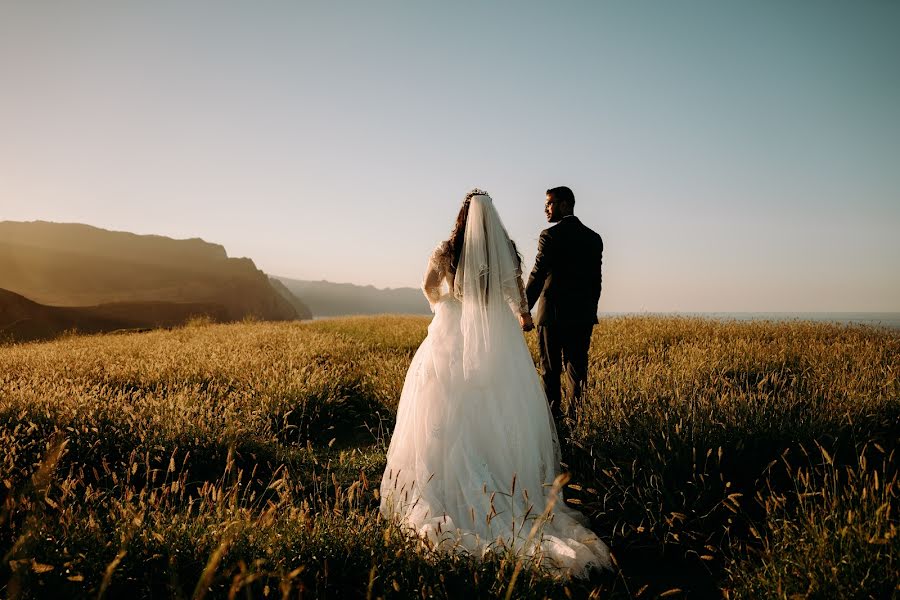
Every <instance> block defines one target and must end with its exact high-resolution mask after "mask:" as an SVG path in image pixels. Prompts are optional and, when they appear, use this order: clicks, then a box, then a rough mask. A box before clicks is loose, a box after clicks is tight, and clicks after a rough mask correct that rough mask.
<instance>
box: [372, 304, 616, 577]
mask: <svg viewBox="0 0 900 600" xmlns="http://www.w3.org/2000/svg"><path fill="white" fill-rule="evenodd" d="M461 312H462V305H461V303H460V302H459V301H458V300H457V299H456V298H454V297H453V296H450V295H445V296H443V297H442V298H441V299H440V300H439V301H438V302H437V303H436V305H435V314H434V319H433V320H432V321H431V324H430V325H429V327H428V335H427V336H426V338H425V340H424V341H423V342H422V344H421V346H419V349H418V350H417V351H416V354H415V356H414V357H413V360H412V363H411V364H410V367H409V371H408V372H407V374H406V381H405V382H404V385H403V392H402V394H401V396H400V403H399V406H398V410H397V423H396V426H395V428H394V432H393V437H392V438H391V443H390V447H389V449H388V453H387V466H386V468H385V472H384V477H383V478H382V481H381V489H380V493H381V513H382V515H384V516H385V517H387V518H392V519H397V520H398V521H399V523H400V524H401V526H402V527H404V528H405V529H408V530H410V531H411V532H413V533H415V534H416V535H418V536H419V538H420V539H421V540H422V541H423V543H424V544H425V545H426V546H427V547H429V548H431V549H433V550H435V551H438V552H467V553H470V554H472V555H475V556H476V557H482V556H484V555H485V554H486V553H488V552H492V551H494V552H506V551H512V552H513V553H515V554H516V555H517V556H521V557H523V558H524V559H525V560H526V561H529V562H531V563H533V564H534V565H536V566H538V567H540V568H543V569H546V570H549V571H552V572H555V573H558V574H561V575H564V576H568V575H573V576H576V577H584V576H586V575H587V574H588V571H589V570H590V569H591V568H597V567H609V564H610V558H609V550H608V548H607V547H606V545H605V544H604V543H603V542H602V541H601V540H600V539H599V538H598V537H597V535H596V534H594V533H593V532H592V531H590V530H589V529H588V528H587V527H585V525H586V524H587V522H588V521H587V518H586V517H585V516H584V515H582V514H581V513H580V512H578V511H576V510H573V509H571V508H569V507H567V506H565V504H564V503H563V499H562V494H561V491H560V493H559V494H557V493H556V492H557V491H558V487H557V488H556V489H554V488H553V483H554V479H555V478H556V476H557V475H558V474H559V459H560V454H559V442H558V438H557V433H556V427H555V425H554V423H553V418H552V416H551V413H550V408H549V406H548V404H547V400H546V397H545V395H544V392H543V388H542V387H541V383H540V380H539V378H538V375H537V373H536V372H535V369H534V363H533V362H532V359H531V354H530V353H529V351H528V348H527V346H526V345H525V341H524V339H523V336H522V332H521V329H520V328H519V326H518V322H517V321H516V319H515V317H514V316H513V315H512V313H511V312H508V311H507V313H506V316H508V317H509V318H508V320H507V319H506V318H505V317H504V318H503V319H502V320H503V321H504V323H502V324H498V327H500V329H499V331H500V335H501V337H500V341H501V343H500V344H498V345H497V348H496V350H495V351H492V353H491V360H490V365H489V366H488V367H487V368H486V369H482V370H480V372H479V373H477V374H473V373H467V375H468V377H466V376H465V375H466V374H464V373H463V367H462V363H463V360H462V359H463V357H462V355H463V337H462V334H461V330H460V316H461Z"/></svg>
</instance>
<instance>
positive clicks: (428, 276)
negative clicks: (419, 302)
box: [422, 244, 445, 311]
mask: <svg viewBox="0 0 900 600" xmlns="http://www.w3.org/2000/svg"><path fill="white" fill-rule="evenodd" d="M443 254H444V245H443V244H441V245H440V246H438V247H437V248H435V249H434V252H432V253H431V257H430V258H429V259H428V267H427V268H426V269H425V276H424V277H423V278H422V293H424V294H425V298H427V299H428V305H429V306H430V307H431V310H432V311H434V303H435V302H437V301H438V299H439V298H440V297H441V282H442V281H443V280H444V269H443V264H444V262H445V261H444V260H443Z"/></svg>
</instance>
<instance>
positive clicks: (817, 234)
mask: <svg viewBox="0 0 900 600" xmlns="http://www.w3.org/2000/svg"><path fill="white" fill-rule="evenodd" d="M898 26H900V4H898V3H886V2H866V3H856V4H852V5H850V4H846V3H840V2H829V1H825V2H796V3H790V4H785V3H777V2H758V3H753V4H752V5H751V4H747V5H740V4H722V3H716V2H711V1H710V2H698V1H692V2H686V3H679V4H677V5H675V4H667V5H650V4H635V3H630V4H614V3H588V2H567V3H562V4H553V5H549V4H548V5H539V4H531V3H527V4H526V3H503V2H500V3H491V4H489V5H482V4H475V3H463V4H453V5H433V4H419V3H404V2H386V3H379V4H377V5H376V4H372V3H350V4H341V5H340V7H338V6H335V5H332V4H330V3H318V2H310V3H302V4H293V3H273V4H268V5H266V6H265V9H263V8H262V7H261V5H258V4H251V3H239V2H198V3H192V4H191V5H190V6H188V5H183V4H180V3H174V2H157V3H152V4H146V3H138V2H111V1H107V2H94V1H91V2H77V3H68V4H65V5H55V6H53V7H51V6H49V5H39V4H37V3H31V2H6V3H3V4H0V80H2V81H3V82H4V91H3V93H2V94H0V132H2V133H3V135H0V220H14V221H31V220H45V221H54V222H77V223H84V224H88V225H93V226H96V227H101V228H105V229H112V230H118V231H130V232H134V233H139V234H156V235H164V236H169V237H174V238H180V239H183V238H195V237H197V238H201V239H203V240H205V241H207V242H210V243H216V244H221V245H223V246H224V247H225V249H226V251H227V252H228V255H229V256H235V257H242V256H246V257H249V258H251V259H253V261H254V262H255V264H256V265H257V267H259V268H260V269H262V270H263V271H265V272H267V273H269V274H271V275H275V276H280V277H286V278H293V279H300V280H312V281H318V280H322V279H325V280H328V281H333V282H340V283H355V284H357V285H373V286H375V287H378V288H385V287H391V288H396V287H418V286H419V283H420V280H421V277H422V271H423V269H424V267H425V263H426V261H427V258H428V255H429V254H430V252H431V250H432V248H433V247H434V246H435V245H436V244H437V243H438V242H439V241H440V240H442V239H444V238H446V236H447V235H448V233H449V231H450V229H451V226H452V222H453V219H454V217H455V215H456V212H457V210H458V208H459V203H460V201H461V199H462V197H463V195H464V194H465V192H466V191H467V190H468V189H469V188H471V187H476V186H477V187H481V188H484V189H486V190H488V191H489V192H490V193H491V195H492V196H493V198H494V200H495V202H496V204H497V207H498V209H499V211H500V213H501V216H502V217H503V219H504V221H505V223H506V225H507V228H508V230H509V232H510V234H511V236H512V237H513V238H514V239H515V240H516V242H517V244H518V246H519V248H520V249H521V250H522V252H523V254H524V256H525V262H526V265H525V266H526V276H527V270H529V269H530V267H531V265H532V262H533V259H534V253H535V246H536V241H537V237H538V235H539V233H540V231H541V229H543V228H545V227H547V226H548V224H547V223H546V221H545V219H544V216H543V212H542V209H543V200H544V190H545V189H546V188H548V187H552V186H556V185H569V186H570V187H572V188H573V189H574V191H575V194H576V198H577V202H576V214H577V215H578V216H579V217H580V218H581V219H582V220H583V221H584V222H585V223H586V224H587V225H588V226H590V227H592V228H593V229H595V230H596V231H597V232H599V233H600V234H601V235H602V236H603V239H604V242H605V246H606V250H605V252H604V271H603V278H604V290H603V295H602V297H601V302H600V311H601V312H642V311H647V312H671V311H680V312H733V313H737V312H785V313H786V312H898V311H900V275H898V271H900V269H898V264H900V236H898V235H897V231H898V225H900V165H898V159H900V72H898V70H897V69H896V57H897V56H900V37H898V36H896V31H897V30H898Z"/></svg>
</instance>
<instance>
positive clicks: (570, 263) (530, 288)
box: [525, 215, 603, 325]
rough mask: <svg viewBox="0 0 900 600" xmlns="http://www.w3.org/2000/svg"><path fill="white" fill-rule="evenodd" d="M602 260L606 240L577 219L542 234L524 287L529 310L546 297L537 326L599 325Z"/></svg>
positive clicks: (538, 313) (564, 221)
mask: <svg viewBox="0 0 900 600" xmlns="http://www.w3.org/2000/svg"><path fill="white" fill-rule="evenodd" d="M602 260H603V239H602V238H601V237H600V235H599V234H597V233H596V232H594V231H593V230H591V229H588V228H587V227H585V226H584V225H583V224H582V223H581V221H579V220H578V218H577V217H575V216H574V215H570V216H568V217H564V218H563V219H562V220H561V221H560V222H559V223H557V224H556V225H554V226H553V227H550V228H549V229H545V230H544V231H542V232H541V237H540V239H539V240H538V252H537V257H536V258H535V260H534V269H533V270H532V271H531V276H530V277H529V278H528V285H527V286H525V295H526V296H527V297H528V307H529V308H532V307H534V305H535V303H536V302H537V301H538V298H539V297H541V296H542V295H543V302H541V307H540V310H538V312H537V315H536V316H535V319H534V321H535V323H536V324H537V325H556V324H572V325H575V324H585V325H587V324H593V323H596V322H597V303H598V302H599V301H600V285H601V273H600V266H601V262H602Z"/></svg>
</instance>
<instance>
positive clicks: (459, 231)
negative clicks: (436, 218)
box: [447, 189, 522, 276]
mask: <svg viewBox="0 0 900 600" xmlns="http://www.w3.org/2000/svg"><path fill="white" fill-rule="evenodd" d="M479 195H485V196H487V194H486V193H485V192H483V191H481V190H477V189H476V190H472V191H471V192H469V193H468V194H466V199H465V200H463V204H462V206H461V207H460V209H459V214H457V215H456V225H454V227H453V232H452V233H450V239H449V240H447V241H448V243H449V244H450V257H451V258H450V271H451V272H452V273H453V275H454V276H456V268H457V267H458V266H459V259H460V257H461V256H462V249H463V242H464V241H465V237H466V223H467V222H468V220H469V204H470V203H471V201H472V196H479ZM508 235H509V234H507V236H508ZM507 239H509V243H510V244H512V248H513V253H515V255H516V262H517V263H518V267H519V270H520V271H521V270H522V255H521V254H519V249H518V248H517V247H516V243H515V242H514V241H512V239H510V238H508V237H507Z"/></svg>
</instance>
